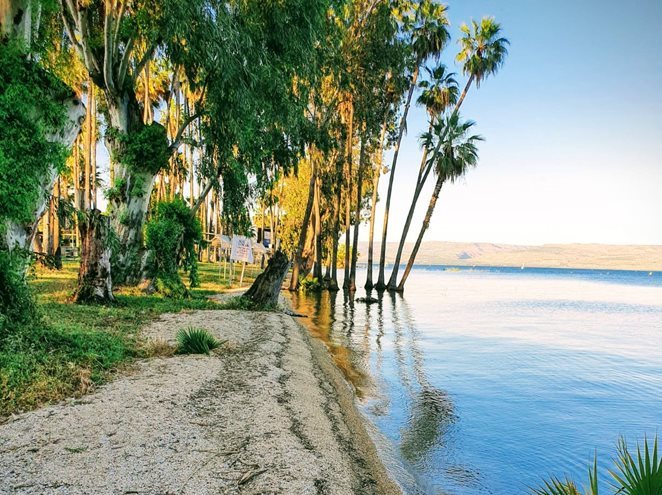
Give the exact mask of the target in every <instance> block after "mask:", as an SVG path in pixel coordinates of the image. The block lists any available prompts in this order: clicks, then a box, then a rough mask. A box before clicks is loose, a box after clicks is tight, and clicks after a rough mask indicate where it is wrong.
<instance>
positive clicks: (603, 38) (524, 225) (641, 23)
mask: <svg viewBox="0 0 662 495" xmlns="http://www.w3.org/2000/svg"><path fill="white" fill-rule="evenodd" d="M447 4H448V6H449V17H450V20H451V27H450V32H451V35H452V37H453V40H452V41H451V43H450V45H449V46H448V48H447V49H446V51H445V52H444V56H443V57H442V61H443V62H444V63H446V65H448V66H449V67H451V68H452V70H454V71H455V72H457V73H458V77H457V78H458V81H459V82H460V85H461V86H463V85H464V83H465V81H466V78H465V76H463V75H462V73H461V67H460V66H459V65H457V64H456V63H455V61H454V57H455V54H456V53H457V50H458V45H457V39H458V37H459V26H460V24H461V23H462V22H465V21H470V20H471V19H472V18H473V19H476V20H478V19H480V18H481V17H482V16H484V15H489V16H494V17H495V18H496V20H497V21H498V22H500V23H501V24H502V26H503V32H504V35H505V36H506V37H507V38H508V39H509V40H510V43H511V45H510V48H509V55H508V58H507V59H506V63H505V65H504V67H503V68H502V69H501V71H500V72H499V73H498V74H497V75H496V76H495V77H492V78H489V79H487V80H486V81H484V82H483V84H482V85H481V87H480V89H476V88H475V87H474V88H472V90H471V92H470V93H469V95H468V96H467V100H466V101H465V103H464V105H463V107H462V115H463V117H464V118H468V119H472V120H475V121H476V122H477V127H476V129H477V132H478V133H479V134H481V135H482V136H483V137H484V138H485V142H483V143H481V144H480V161H479V163H478V166H477V167H476V168H475V169H473V170H471V171H470V172H469V173H467V175H466V176H465V177H464V178H463V179H461V180H460V181H459V182H458V183H456V184H452V185H445V186H444V188H443V189H442V192H441V195H440V197H439V201H438V202H437V207H436V210H435V212H434V215H433V217H432V221H431V223H430V228H429V230H428V232H427V233H426V236H425V240H437V241H472V242H495V243H511V244H526V245H531V244H546V243H607V244H662V94H661V93H660V91H661V90H662V54H661V51H662V28H661V26H662V0H632V1H630V2H616V1H613V0H602V1H599V0H581V1H579V0H575V1H571V0H557V1H554V2H550V1H543V0H492V1H489V0H449V1H448V3H447ZM426 128H427V121H426V115H425V112H424V111H423V110H422V109H420V108H416V109H413V111H412V112H411V113H410V118H409V121H408V129H409V132H408V135H407V136H406V138H405V139H404V141H403V145H402V148H401V151H400V158H399V160H398V165H397V170H396V175H395V181H396V182H395V186H394V192H395V194H394V197H393V199H392V206H391V215H390V217H391V221H390V223H389V236H388V240H389V241H397V240H398V239H399V232H400V231H401V229H402V225H403V223H404V219H405V217H406V214H407V211H408V208H409V204H410V201H411V194H412V190H413V187H414V182H415V178H416V173H417V169H418V165H419V163H420V156H421V150H420V147H419V145H418V136H419V135H420V134H421V133H422V132H423V131H424V130H425V129H426ZM385 160H386V162H385V163H390V160H391V155H390V154H389V155H387V156H386V157H385ZM429 182H430V185H429V186H428V188H427V190H426V191H425V192H424V193H423V194H422V203H421V205H420V206H419V208H418V210H419V211H418V212H417V216H416V217H415V220H414V233H410V237H409V240H414V238H415V235H416V233H417V232H418V228H419V226H420V223H421V220H422V217H423V215H424V212H425V209H426V208H427V203H428V201H429V197H430V194H431V189H432V181H429ZM387 186H388V177H387V176H384V177H382V180H381V184H380V188H379V192H380V198H381V199H382V201H380V203H379V207H378V227H377V236H380V235H381V217H382V212H383V206H384V200H385V198H386V191H387ZM366 231H367V229H364V232H363V233H362V236H361V237H362V238H364V239H366V238H367V232H366ZM377 238H379V237H377Z"/></svg>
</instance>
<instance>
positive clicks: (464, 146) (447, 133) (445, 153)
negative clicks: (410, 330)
mask: <svg viewBox="0 0 662 495" xmlns="http://www.w3.org/2000/svg"><path fill="white" fill-rule="evenodd" d="M474 125H475V123H474V122H473V121H470V120H469V121H464V122H461V121H460V118H459V115H458V114H457V112H453V113H452V114H451V115H450V116H448V117H445V118H443V119H441V120H440V121H439V122H438V123H437V124H436V125H435V126H433V133H432V135H428V136H427V139H428V142H426V144H425V146H426V147H427V148H430V147H431V146H432V143H433V141H434V139H435V138H436V139H437V140H438V142H437V148H438V149H439V152H438V153H435V154H433V156H432V157H431V159H430V160H431V163H430V165H431V167H432V169H433V170H434V172H435V174H436V175H437V181H436V183H435V186H434V190H433V191H432V196H431V197H430V203H429V204H428V209H427V211H426V213H425V218H424V219H423V223H422V225H421V228H420V230H419V233H418V237H417V238H416V242H415V243H414V247H413V249H412V252H411V254H410V256H409V260H408V261H407V266H406V268H405V271H404V273H403V274H402V279H401V280H400V283H399V284H398V286H397V289H396V290H397V291H398V292H402V291H404V288H405V282H406V281H407V278H408V277H409V273H410V272H411V269H412V267H413V266H414V262H415V261H416V255H417V254H418V250H419V249H420V247H421V242H422V241H423V236H424V235H425V232H426V230H427V229H428V227H429V226H430V220H431V218H432V214H433V213H434V209H435V206H436V204H437V199H438V198H439V193H440V192H441V188H442V186H443V185H444V184H445V183H447V182H451V183H452V182H455V181H456V180H457V179H459V178H460V177H462V176H463V175H464V174H465V173H466V172H467V171H468V170H469V169H470V168H471V167H475V166H476V164H477V163H478V146H477V143H478V141H482V140H483V138H482V137H481V136H478V135H470V131H471V130H472V127H473V126H474Z"/></svg>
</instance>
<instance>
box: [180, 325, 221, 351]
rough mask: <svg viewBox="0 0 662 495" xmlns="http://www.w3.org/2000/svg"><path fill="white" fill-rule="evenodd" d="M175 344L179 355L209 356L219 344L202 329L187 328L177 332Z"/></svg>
mask: <svg viewBox="0 0 662 495" xmlns="http://www.w3.org/2000/svg"><path fill="white" fill-rule="evenodd" d="M177 344H178V345H177V352H178V353H179V354H209V352H210V351H211V350H213V349H216V348H217V347H218V346H220V345H221V342H219V341H218V340H216V339H215V338H214V336H213V335H211V334H210V333H209V332H208V331H207V330H205V329H203V328H187V329H182V330H180V331H179V332H177Z"/></svg>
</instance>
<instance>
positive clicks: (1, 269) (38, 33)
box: [0, 0, 85, 338]
mask: <svg viewBox="0 0 662 495" xmlns="http://www.w3.org/2000/svg"><path fill="white" fill-rule="evenodd" d="M52 13H53V12H52V10H50V9H49V5H48V4H42V2H39V1H36V0H10V1H9V2H3V3H2V4H0V129H2V132H1V133H0V287H2V290H0V338H4V337H5V336H6V334H5V330H9V329H14V330H15V329H16V327H17V326H18V325H20V324H22V323H25V320H26V318H28V317H29V316H30V315H31V314H32V312H31V311H30V309H31V308H32V304H31V297H30V295H29V290H28V287H27V284H26V280H25V271H26V267H27V261H28V250H29V248H30V244H31V242H32V239H33V237H34V234H35V231H36V227H37V222H38V221H39V218H40V217H41V216H42V214H43V212H44V209H45V208H46V205H47V202H48V200H49V197H50V193H51V191H52V190H53V185H54V182H55V180H56V178H57V176H58V172H59V171H60V170H62V169H63V168H64V166H65V159H66V156H67V153H68V149H69V147H70V146H71V144H72V143H73V141H74V139H75V137H76V135H77V134H78V132H79V130H80V126H81V124H82V121H83V118H84V115H85V109H84V108H83V105H82V104H81V102H80V101H79V100H78V98H77V97H76V95H75V93H74V91H73V90H72V89H71V88H69V87H67V86H66V85H65V84H64V83H63V82H62V81H61V80H60V79H58V78H57V77H56V76H55V75H54V74H53V73H52V72H50V71H48V70H46V69H45V67H44V64H43V63H42V61H43V60H44V59H45V58H46V57H45V56H44V51H47V50H48V48H49V40H48V39H44V38H45V35H46V34H48V33H47V32H46V31H47V29H48V28H49V25H48V22H47V21H48V20H49V18H50V16H51V14H52Z"/></svg>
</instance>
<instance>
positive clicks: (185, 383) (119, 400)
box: [0, 311, 400, 495]
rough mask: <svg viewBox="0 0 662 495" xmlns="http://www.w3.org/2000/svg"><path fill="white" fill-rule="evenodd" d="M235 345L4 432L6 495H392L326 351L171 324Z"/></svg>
mask: <svg viewBox="0 0 662 495" xmlns="http://www.w3.org/2000/svg"><path fill="white" fill-rule="evenodd" d="M188 326H194V327H201V328H205V329H207V330H209V331H210V332H212V333H213V334H215V335H216V336H217V337H218V338H219V339H222V340H224V341H225V344H224V345H223V346H222V348H221V349H220V350H219V352H218V353H216V354H212V355H210V356H174V357H169V358H155V359H151V360H146V361H141V362H139V363H137V365H136V366H135V368H134V369H133V370H132V371H131V372H130V373H128V374H127V375H125V376H122V377H120V378H118V379H116V380H114V381H113V382H111V383H109V384H108V385H106V386H104V387H101V388H100V389H99V390H97V391H96V392H95V393H93V394H91V395H88V396H85V397H83V398H82V399H78V400H70V401H67V402H65V403H62V404H58V405H54V406H50V407H46V408H43V409H40V410H37V411H33V412H29V413H25V414H21V415H18V416H16V417H13V418H12V419H11V420H10V421H8V422H7V423H5V424H3V425H1V426H0V493H2V494H5V493H11V494H19V493H20V494H95V495H96V494H153V495H156V494H161V495H165V494H196V495H204V494H219V493H220V494H223V493H227V494H238V493H242V494H244V493H245V494H258V493H260V494H266V493H284V494H332V495H343V494H382V493H387V494H390V493H400V490H399V489H398V487H397V486H396V485H395V484H394V483H393V482H392V481H391V480H390V479H389V478H388V476H387V474H386V472H385V470H384V468H383V466H382V464H381V462H380V461H379V459H378V457H377V455H376V452H375V449H374V445H373V444H372V442H371V441H370V438H369V435H368V434H367V431H366V428H365V423H364V420H363V419H362V418H361V416H360V414H359V413H358V411H357V410H356V407H355V405H354V397H353V395H352V391H351V390H350V388H349V386H348V385H347V383H346V382H345V381H344V380H343V378H342V375H341V374H340V372H339V371H338V370H337V369H336V368H335V366H334V365H333V364H332V362H331V360H330V358H329V356H328V353H327V351H326V349H325V348H324V347H323V345H322V344H321V343H320V342H318V341H316V340H313V339H312V338H311V337H310V336H309V335H308V334H307V332H306V331H305V330H304V329H303V328H302V327H301V326H300V325H299V324H298V323H297V322H296V321H295V320H294V319H293V318H292V317H290V316H287V315H285V314H282V313H276V312H247V311H195V312H189V313H179V314H168V315H164V316H162V317H161V319H160V320H158V321H156V322H154V323H152V324H151V325H149V326H148V327H146V328H145V329H144V330H143V332H144V335H145V336H146V337H148V338H149V339H153V340H156V341H161V340H164V341H168V342H170V343H174V341H175V335H176V333H177V331H178V330H179V329H181V328H185V327H188Z"/></svg>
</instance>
